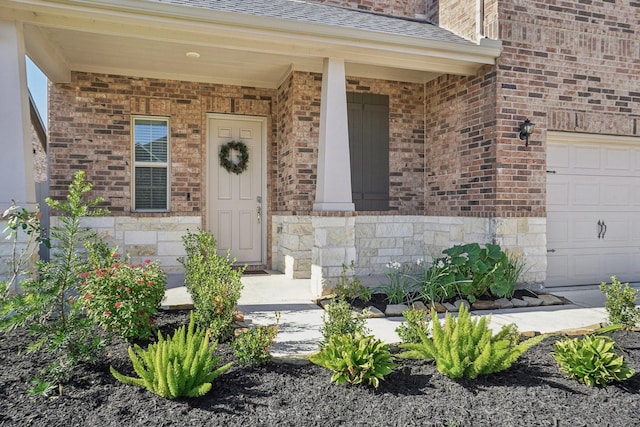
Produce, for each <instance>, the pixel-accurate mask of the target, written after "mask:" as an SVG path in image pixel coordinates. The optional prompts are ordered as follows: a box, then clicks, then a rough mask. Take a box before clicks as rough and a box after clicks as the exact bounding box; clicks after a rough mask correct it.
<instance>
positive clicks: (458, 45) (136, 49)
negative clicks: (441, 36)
mask: <svg viewBox="0 0 640 427" xmlns="http://www.w3.org/2000/svg"><path fill="white" fill-rule="evenodd" d="M0 16H2V17H7V18H6V19H11V20H16V21H18V22H22V23H24V34H25V46H26V50H27V54H28V55H29V56H30V57H31V59H32V60H33V61H34V62H35V63H36V64H38V66H40V68H42V70H43V71H44V72H45V74H47V76H48V77H49V79H51V80H52V81H54V82H65V81H68V80H69V77H70V71H88V72H98V73H110V74H123V75H132V76H140V77H156V78H168V79H177V80H190V81H201V82H212V83H225V84H235V85H245V86H256V87H268V88H275V87H277V86H278V84H279V83H280V82H281V81H282V79H283V78H284V77H285V76H286V75H287V73H288V72H289V70H290V69H295V70H301V71H314V72H321V71H322V61H323V58H325V57H337V58H344V59H345V60H346V66H347V75H350V76H357V77H371V78H380V79H387V80H398V81H409V82H420V83H422V82H426V81H428V80H430V79H432V78H434V77H435V76H437V75H440V74H443V73H449V74H462V75H471V74H474V73H475V72H476V71H477V69H478V68H479V67H480V66H482V65H483V64H492V63H494V61H495V58H496V57H497V55H498V54H499V51H500V45H499V43H495V42H494V43H491V42H488V43H482V44H480V45H476V44H473V43H470V42H467V41H442V40H435V39H433V40H432V39H425V38H420V37H413V36H405V35H390V34H384V33H380V32H376V31H370V30H362V29H353V28H344V27H337V26H335V25H323V24H315V23H308V22H300V21H295V20H290V19H278V18H271V17H263V16H251V15H246V14H240V13H234V12H227V11H215V10H203V9H199V8H194V7H190V6H184V5H175V4H163V3H157V2H152V1H144V0H140V1H136V0H115V1H109V2H106V1H94V2H85V1H37V0H21V1H17V0H16V1H12V0H8V1H5V0H0ZM3 19H5V18H3ZM425 25H426V24H425ZM187 52H198V53H199V54H200V57H199V58H188V57H187V56H186V53H187Z"/></svg>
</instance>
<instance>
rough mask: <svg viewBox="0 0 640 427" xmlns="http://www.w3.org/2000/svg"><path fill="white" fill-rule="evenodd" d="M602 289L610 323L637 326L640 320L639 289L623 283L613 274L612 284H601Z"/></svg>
mask: <svg viewBox="0 0 640 427" xmlns="http://www.w3.org/2000/svg"><path fill="white" fill-rule="evenodd" d="M600 290H601V291H602V293H603V294H604V296H605V297H606V301H605V303H604V308H606V309H607V313H609V323H611V324H614V325H622V326H624V327H626V328H633V327H635V326H636V325H637V324H638V322H640V308H639V307H636V299H637V297H638V290H637V289H634V288H632V287H630V286H629V284H628V283H625V284H624V285H622V283H620V281H619V280H618V279H617V278H616V276H611V284H610V285H608V284H606V283H604V282H603V283H601V284H600Z"/></svg>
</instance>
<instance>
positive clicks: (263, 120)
mask: <svg viewBox="0 0 640 427" xmlns="http://www.w3.org/2000/svg"><path fill="white" fill-rule="evenodd" d="M215 120H238V121H247V122H257V123H260V129H261V141H262V142H261V147H260V151H261V153H262V164H261V165H260V181H261V183H262V185H261V188H260V195H261V196H262V220H261V223H260V234H261V239H260V240H261V242H260V261H259V262H255V263H250V264H249V265H266V264H267V224H268V222H269V215H270V211H269V209H268V206H269V200H268V196H267V145H268V144H267V117H265V116H250V115H244V114H225V113H206V124H205V126H206V130H207V131H206V139H205V150H206V153H207V154H206V156H205V160H204V161H205V162H206V163H205V166H204V169H205V170H206V173H205V180H206V181H205V183H204V188H205V191H204V196H205V197H204V200H205V206H204V221H203V222H204V224H205V228H206V229H209V228H210V224H208V222H209V212H210V207H211V202H210V200H209V192H210V191H211V189H210V187H209V185H210V183H211V181H212V179H213V177H212V171H211V170H210V169H209V167H208V166H209V165H210V164H212V161H213V160H214V157H215V160H216V163H217V159H218V152H217V151H215V150H212V149H211V141H212V140H213V137H212V135H211V132H212V131H213V128H214V127H213V126H210V123H212V122H214V121H215ZM249 161H251V159H249Z"/></svg>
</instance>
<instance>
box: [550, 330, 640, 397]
mask: <svg viewBox="0 0 640 427" xmlns="http://www.w3.org/2000/svg"><path fill="white" fill-rule="evenodd" d="M613 346H614V342H613V340H611V339H610V338H607V337H604V336H593V335H585V336H584V337H582V338H573V339H565V340H562V341H558V342H556V343H555V345H554V351H553V354H552V356H553V358H554V360H555V361H556V362H558V365H560V370H561V371H562V372H564V373H566V374H567V375H569V376H570V377H572V378H575V379H577V380H578V381H579V382H581V383H584V384H586V385H588V386H594V385H596V384H597V385H599V386H603V387H604V386H606V385H607V384H609V383H612V382H618V381H623V380H626V379H628V378H631V377H632V376H633V374H634V373H635V371H634V370H633V369H630V368H628V367H627V365H626V364H625V362H624V359H623V357H622V356H618V355H616V354H615V352H614V351H613Z"/></svg>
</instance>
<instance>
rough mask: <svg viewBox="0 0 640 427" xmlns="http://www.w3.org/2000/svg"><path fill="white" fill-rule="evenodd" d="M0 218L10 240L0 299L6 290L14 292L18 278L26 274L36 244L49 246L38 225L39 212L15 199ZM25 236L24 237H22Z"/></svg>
mask: <svg viewBox="0 0 640 427" xmlns="http://www.w3.org/2000/svg"><path fill="white" fill-rule="evenodd" d="M0 220H5V221H7V227H6V228H5V229H4V230H3V232H2V233H3V234H6V239H7V240H10V241H11V255H10V256H9V257H8V259H7V260H6V261H7V263H8V264H9V277H8V280H7V281H3V282H2V283H1V284H0V285H1V286H0V299H4V298H6V297H7V296H8V292H12V293H14V294H15V293H16V292H17V285H18V281H19V278H20V277H21V276H26V275H27V274H28V272H29V271H28V270H29V266H30V264H31V263H32V259H33V257H34V255H35V254H36V252H37V251H38V244H39V243H41V242H42V243H43V244H44V245H45V246H47V247H49V246H50V243H49V239H47V238H46V236H45V230H44V229H43V228H42V227H41V225H40V212H39V209H36V211H35V212H30V211H29V210H27V209H25V208H23V207H20V206H17V205H16V204H15V201H13V203H12V205H11V206H10V207H9V208H8V209H7V210H5V211H4V212H3V213H2V215H0ZM23 236H26V239H23V238H22V237H23Z"/></svg>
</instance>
